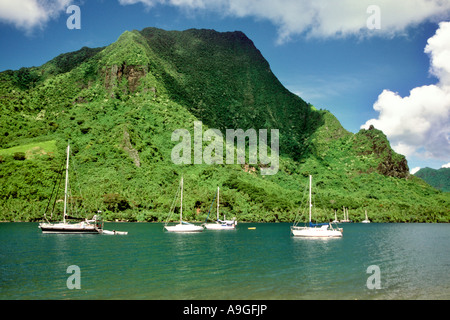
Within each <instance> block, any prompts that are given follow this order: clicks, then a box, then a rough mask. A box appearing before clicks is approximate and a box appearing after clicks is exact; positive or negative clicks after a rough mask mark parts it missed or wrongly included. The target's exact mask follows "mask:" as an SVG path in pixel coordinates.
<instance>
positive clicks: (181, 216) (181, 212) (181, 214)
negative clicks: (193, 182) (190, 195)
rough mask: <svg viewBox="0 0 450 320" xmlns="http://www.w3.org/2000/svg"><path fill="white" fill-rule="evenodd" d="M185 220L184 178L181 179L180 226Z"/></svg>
mask: <svg viewBox="0 0 450 320" xmlns="http://www.w3.org/2000/svg"><path fill="white" fill-rule="evenodd" d="M182 219H183V177H181V205H180V224H181V221H182Z"/></svg>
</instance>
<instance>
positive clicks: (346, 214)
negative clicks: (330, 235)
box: [340, 207, 352, 223]
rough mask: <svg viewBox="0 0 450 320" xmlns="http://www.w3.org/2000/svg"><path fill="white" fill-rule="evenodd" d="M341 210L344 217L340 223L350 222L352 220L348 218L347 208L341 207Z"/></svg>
mask: <svg viewBox="0 0 450 320" xmlns="http://www.w3.org/2000/svg"><path fill="white" fill-rule="evenodd" d="M342 210H343V211H344V219H343V220H341V221H340V222H341V223H346V222H352V220H349V219H348V208H345V207H342Z"/></svg>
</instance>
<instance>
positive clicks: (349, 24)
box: [119, 0, 450, 42]
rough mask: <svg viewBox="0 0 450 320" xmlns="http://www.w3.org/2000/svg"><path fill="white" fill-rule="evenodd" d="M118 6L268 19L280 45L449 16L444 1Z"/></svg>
mask: <svg viewBox="0 0 450 320" xmlns="http://www.w3.org/2000/svg"><path fill="white" fill-rule="evenodd" d="M119 2H120V4H122V5H129V4H136V3H142V4H144V5H146V6H147V7H150V8H151V7H154V6H155V5H158V4H160V5H170V6H175V7H178V8H184V9H191V10H192V9H194V10H208V11H212V12H216V13H219V14H223V15H225V16H233V17H239V18H244V17H253V18H255V19H263V20H268V21H270V22H271V23H273V24H274V25H275V26H276V27H277V28H278V34H279V39H278V40H279V42H284V41H287V40H289V39H290V38H291V37H292V36H295V35H306V36H309V37H336V36H348V35H357V36H361V35H374V34H376V35H383V36H385V35H387V36H393V35H395V34H398V33H403V32H405V29H406V28H408V27H409V26H412V25H416V24H419V23H422V22H424V21H426V20H436V21H441V20H442V19H444V18H447V17H448V16H449V14H450V1H448V0H445V1H442V0H414V1H413V0H396V1H392V0H377V1H375V3H374V1H373V0H340V1H336V0H315V1H310V0H277V1H272V0H119ZM373 4H375V5H376V6H378V7H379V9H380V21H381V29H379V30H378V29H377V30H369V29H368V28H367V20H368V19H369V18H370V17H371V16H372V15H373V12H372V11H369V12H368V10H367V9H368V8H369V6H371V5H373Z"/></svg>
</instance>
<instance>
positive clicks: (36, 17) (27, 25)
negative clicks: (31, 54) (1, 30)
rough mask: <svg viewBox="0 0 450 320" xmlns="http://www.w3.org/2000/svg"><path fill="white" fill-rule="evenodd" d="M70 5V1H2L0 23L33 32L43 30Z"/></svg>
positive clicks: (0, 2)
mask: <svg viewBox="0 0 450 320" xmlns="http://www.w3.org/2000/svg"><path fill="white" fill-rule="evenodd" d="M70 3H71V1H70V0H1V1H0V22H4V23H7V24H12V25H14V26H15V27H16V28H19V29H22V30H25V31H26V32H32V30H33V29H34V28H43V27H44V26H45V24H46V23H47V22H48V21H49V20H50V19H54V18H56V17H57V16H58V15H59V14H60V13H61V12H63V11H65V9H66V8H67V7H68V6H69V5H70Z"/></svg>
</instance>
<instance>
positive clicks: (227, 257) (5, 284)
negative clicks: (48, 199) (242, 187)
mask: <svg viewBox="0 0 450 320" xmlns="http://www.w3.org/2000/svg"><path fill="white" fill-rule="evenodd" d="M341 226H343V227H344V236H343V237H342V238H341V239H326V240H324V239H301V238H293V237H291V236H290V233H289V227H290V224H284V223H279V224H254V223H252V224H250V223H249V224H244V223H241V224H239V225H238V229H237V230H234V231H206V230H205V231H204V232H202V233H197V234H172V233H167V232H164V231H163V225H162V224H152V223H105V229H107V230H113V229H116V230H122V231H128V232H129V234H128V235H126V236H119V235H116V236H111V235H63V234H61V235H57V234H42V233H41V231H40V229H38V224H37V223H0V299H202V300H203V299H205V300H209V299H213V300H217V299H219V300H228V299H233V300H240V299H243V300H253V299H255V300H256V299H258V300H259V299H261V300H270V299H282V300H291V299H352V300H353V299H450V276H449V275H448V272H449V270H450V225H449V224H376V223H371V224H342V225H341ZM248 227H256V229H255V230H249V229H248ZM71 265H76V266H78V267H79V268H80V275H81V277H80V279H81V289H79V290H78V289H73V290H70V289H68V288H67V285H66V281H67V279H68V277H70V276H71V273H66V271H67V268H68V267H69V266H71ZM371 265H376V266H378V267H379V270H380V273H379V275H380V280H381V289H369V288H368V287H367V285H366V282H367V279H368V278H369V277H370V276H372V273H367V268H368V267H369V266H371Z"/></svg>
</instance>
